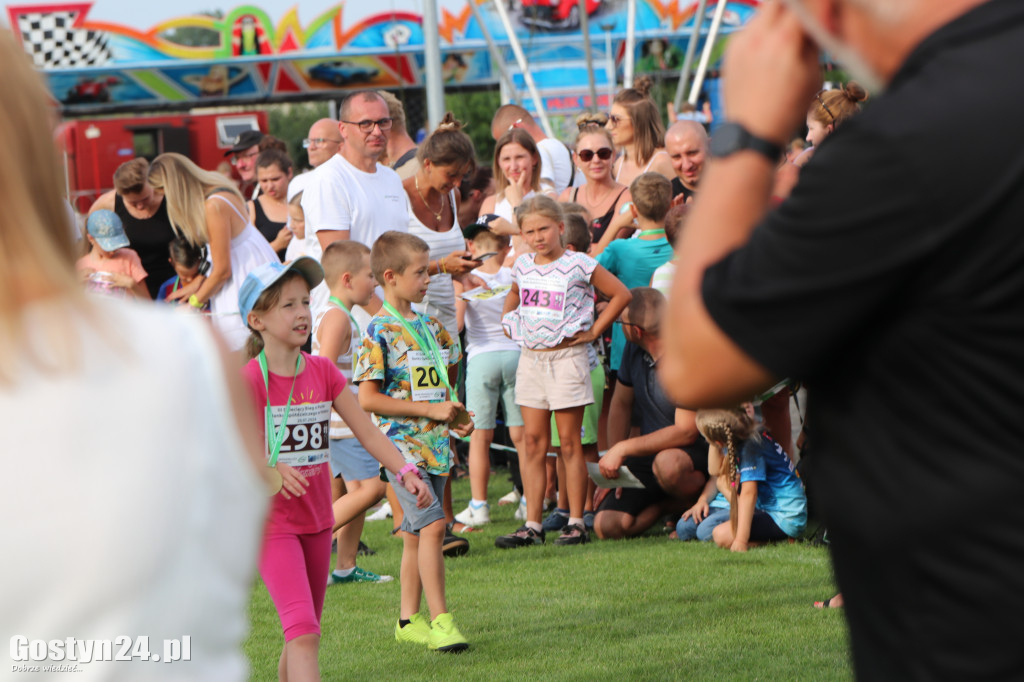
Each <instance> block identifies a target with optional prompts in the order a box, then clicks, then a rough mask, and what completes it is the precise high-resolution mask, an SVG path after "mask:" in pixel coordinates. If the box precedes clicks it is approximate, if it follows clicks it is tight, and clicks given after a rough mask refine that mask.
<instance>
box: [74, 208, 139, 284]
mask: <svg viewBox="0 0 1024 682" xmlns="http://www.w3.org/2000/svg"><path fill="white" fill-rule="evenodd" d="M86 230H87V235H86V236H87V237H88V239H89V244H90V246H91V247H92V248H91V249H90V250H89V253H87V254H85V255H84V256H82V257H81V258H79V259H78V262H77V263H76V264H75V267H76V268H77V269H78V273H79V275H80V276H81V277H82V279H83V280H84V281H85V282H86V288H87V289H88V290H89V291H92V292H94V293H98V294H103V295H105V296H113V297H114V298H128V297H129V296H131V297H134V298H143V299H146V300H147V301H148V300H150V297H149V289H147V288H146V271H145V270H144V269H143V267H142V260H140V259H139V254H137V253H135V251H133V250H132V249H129V248H128V244H129V242H128V237H127V235H125V233H124V227H123V226H122V224H121V219H120V218H119V217H118V216H117V214H116V213H114V212H113V211H108V210H106V209H100V210H98V211H93V212H92V213H91V214H90V215H89V220H88V221H87V222H86Z"/></svg>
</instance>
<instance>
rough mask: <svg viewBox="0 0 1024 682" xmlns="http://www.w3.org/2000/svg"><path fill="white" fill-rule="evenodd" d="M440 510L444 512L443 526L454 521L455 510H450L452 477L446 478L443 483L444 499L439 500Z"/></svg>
mask: <svg viewBox="0 0 1024 682" xmlns="http://www.w3.org/2000/svg"><path fill="white" fill-rule="evenodd" d="M441 509H443V510H444V522H445V524H449V523H452V522H453V521H455V510H454V509H453V508H452V477H451V476H447V477H446V478H445V482H444V497H443V498H442V499H441Z"/></svg>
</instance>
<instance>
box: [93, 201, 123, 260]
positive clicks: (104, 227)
mask: <svg viewBox="0 0 1024 682" xmlns="http://www.w3.org/2000/svg"><path fill="white" fill-rule="evenodd" d="M85 227H86V230H88V232H89V234H90V235H91V236H92V237H93V239H95V240H96V243H97V244H99V245H100V248H101V249H103V250H104V251H116V250H117V249H123V248H124V247H126V246H128V245H129V243H130V242H129V241H128V235H126V234H125V233H124V226H123V225H122V224H121V219H120V218H118V217H117V214H116V213H114V212H113V211H108V210H106V209H100V210H98V211H93V212H92V213H91V214H90V215H89V220H88V221H86V224H85Z"/></svg>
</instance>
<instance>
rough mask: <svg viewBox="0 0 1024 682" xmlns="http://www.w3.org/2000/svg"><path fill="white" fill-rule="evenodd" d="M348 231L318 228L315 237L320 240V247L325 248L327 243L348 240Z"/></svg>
mask: <svg viewBox="0 0 1024 682" xmlns="http://www.w3.org/2000/svg"><path fill="white" fill-rule="evenodd" d="M349 233H350V231H349V230H320V231H318V232H317V233H316V238H317V240H319V242H320V248H321V249H325V250H326V249H327V246H328V245H329V244H333V243H334V242H340V241H343V240H344V241H348V236H349Z"/></svg>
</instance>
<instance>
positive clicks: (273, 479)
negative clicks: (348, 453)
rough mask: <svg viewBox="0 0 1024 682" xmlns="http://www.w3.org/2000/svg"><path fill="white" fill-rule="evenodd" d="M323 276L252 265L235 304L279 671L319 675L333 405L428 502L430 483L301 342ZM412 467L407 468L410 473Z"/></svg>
mask: <svg viewBox="0 0 1024 682" xmlns="http://www.w3.org/2000/svg"><path fill="white" fill-rule="evenodd" d="M322 280H323V270H322V269H321V268H320V265H319V263H317V262H316V261H315V260H313V259H311V258H305V257H303V258H299V259H297V260H295V261H294V262H292V263H291V264H289V265H287V266H285V265H282V264H280V263H267V264H266V265H262V266H260V267H258V268H256V269H255V270H253V271H251V272H250V273H249V274H248V276H247V277H246V278H245V281H244V282H243V284H242V287H241V289H240V290H239V295H238V308H239V311H240V312H241V314H242V315H243V317H244V318H245V320H246V323H247V324H248V326H249V329H250V331H251V332H252V334H251V336H250V338H249V342H248V345H247V351H248V354H249V357H250V358H251V359H250V361H249V363H248V364H247V365H246V366H245V368H244V369H243V373H244V376H245V379H246V381H247V382H248V384H249V388H250V390H251V391H252V395H253V398H254V399H255V401H256V404H257V405H259V406H261V408H262V409H261V410H260V412H261V413H262V419H261V420H260V421H261V423H262V424H263V425H264V426H263V428H264V433H265V442H266V444H267V466H268V467H269V468H268V471H267V478H268V479H269V480H270V484H271V494H272V495H273V500H272V504H271V511H270V518H269V520H268V522H267V528H266V533H265V536H264V540H263V548H262V550H261V553H260V561H259V569H260V575H261V577H262V578H263V582H264V583H265V584H266V586H267V591H268V592H270V597H271V599H272V600H273V601H274V606H275V607H276V608H277V612H278V616H279V617H280V618H281V626H282V627H283V628H284V638H285V646H284V651H282V652H281V661H280V663H279V666H278V671H279V674H280V676H281V678H282V679H289V680H306V679H319V666H318V663H317V656H318V653H319V648H320V614H321V612H322V610H323V604H324V593H325V592H326V590H327V574H328V571H329V570H330V560H331V528H332V526H333V524H334V514H333V511H332V508H331V472H330V468H329V465H328V455H329V452H330V450H329V443H328V435H329V434H328V430H329V422H330V418H331V408H332V407H333V408H334V409H335V410H337V412H338V414H340V415H341V416H342V418H343V419H344V420H345V422H346V423H347V424H348V425H349V427H350V428H351V429H352V432H353V433H354V434H355V436H356V437H357V438H358V439H359V440H360V442H361V443H362V444H363V446H364V447H365V448H366V449H367V451H369V453H370V454H371V455H373V456H374V458H376V459H377V460H378V461H379V462H380V463H381V464H383V465H384V466H385V467H387V468H388V469H390V470H391V471H393V472H397V475H396V478H397V479H398V480H399V481H401V482H402V484H403V485H404V486H405V488H406V490H408V491H409V492H410V493H412V494H414V495H416V496H417V503H418V504H419V505H420V506H423V507H425V506H426V505H427V504H428V503H429V502H430V500H431V497H430V492H429V489H428V488H427V486H426V484H424V483H423V481H421V480H420V478H419V474H418V472H417V471H416V470H415V466H413V465H406V464H405V459H404V458H403V457H402V456H401V455H400V454H399V453H398V451H397V450H396V449H395V447H394V445H392V444H391V441H390V440H388V438H387V437H386V436H385V435H384V434H382V433H381V432H380V430H378V429H377V427H376V426H374V425H373V423H372V422H371V421H370V418H369V417H368V416H367V414H366V413H365V412H363V410H362V409H361V408H360V407H359V403H358V402H357V400H356V397H355V394H353V393H352V392H351V391H347V390H345V378H344V377H343V376H342V374H341V372H340V371H339V370H338V368H337V367H336V366H335V364H334V363H333V362H332V361H331V360H330V359H328V358H322V357H317V356H311V355H309V354H307V353H303V352H301V348H302V345H303V344H304V343H305V342H306V339H307V338H308V337H309V332H310V328H311V325H312V318H311V316H310V312H309V291H310V289H311V288H312V287H314V286H316V285H317V284H319V283H320V282H321V281H322ZM410 474H412V475H410Z"/></svg>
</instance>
